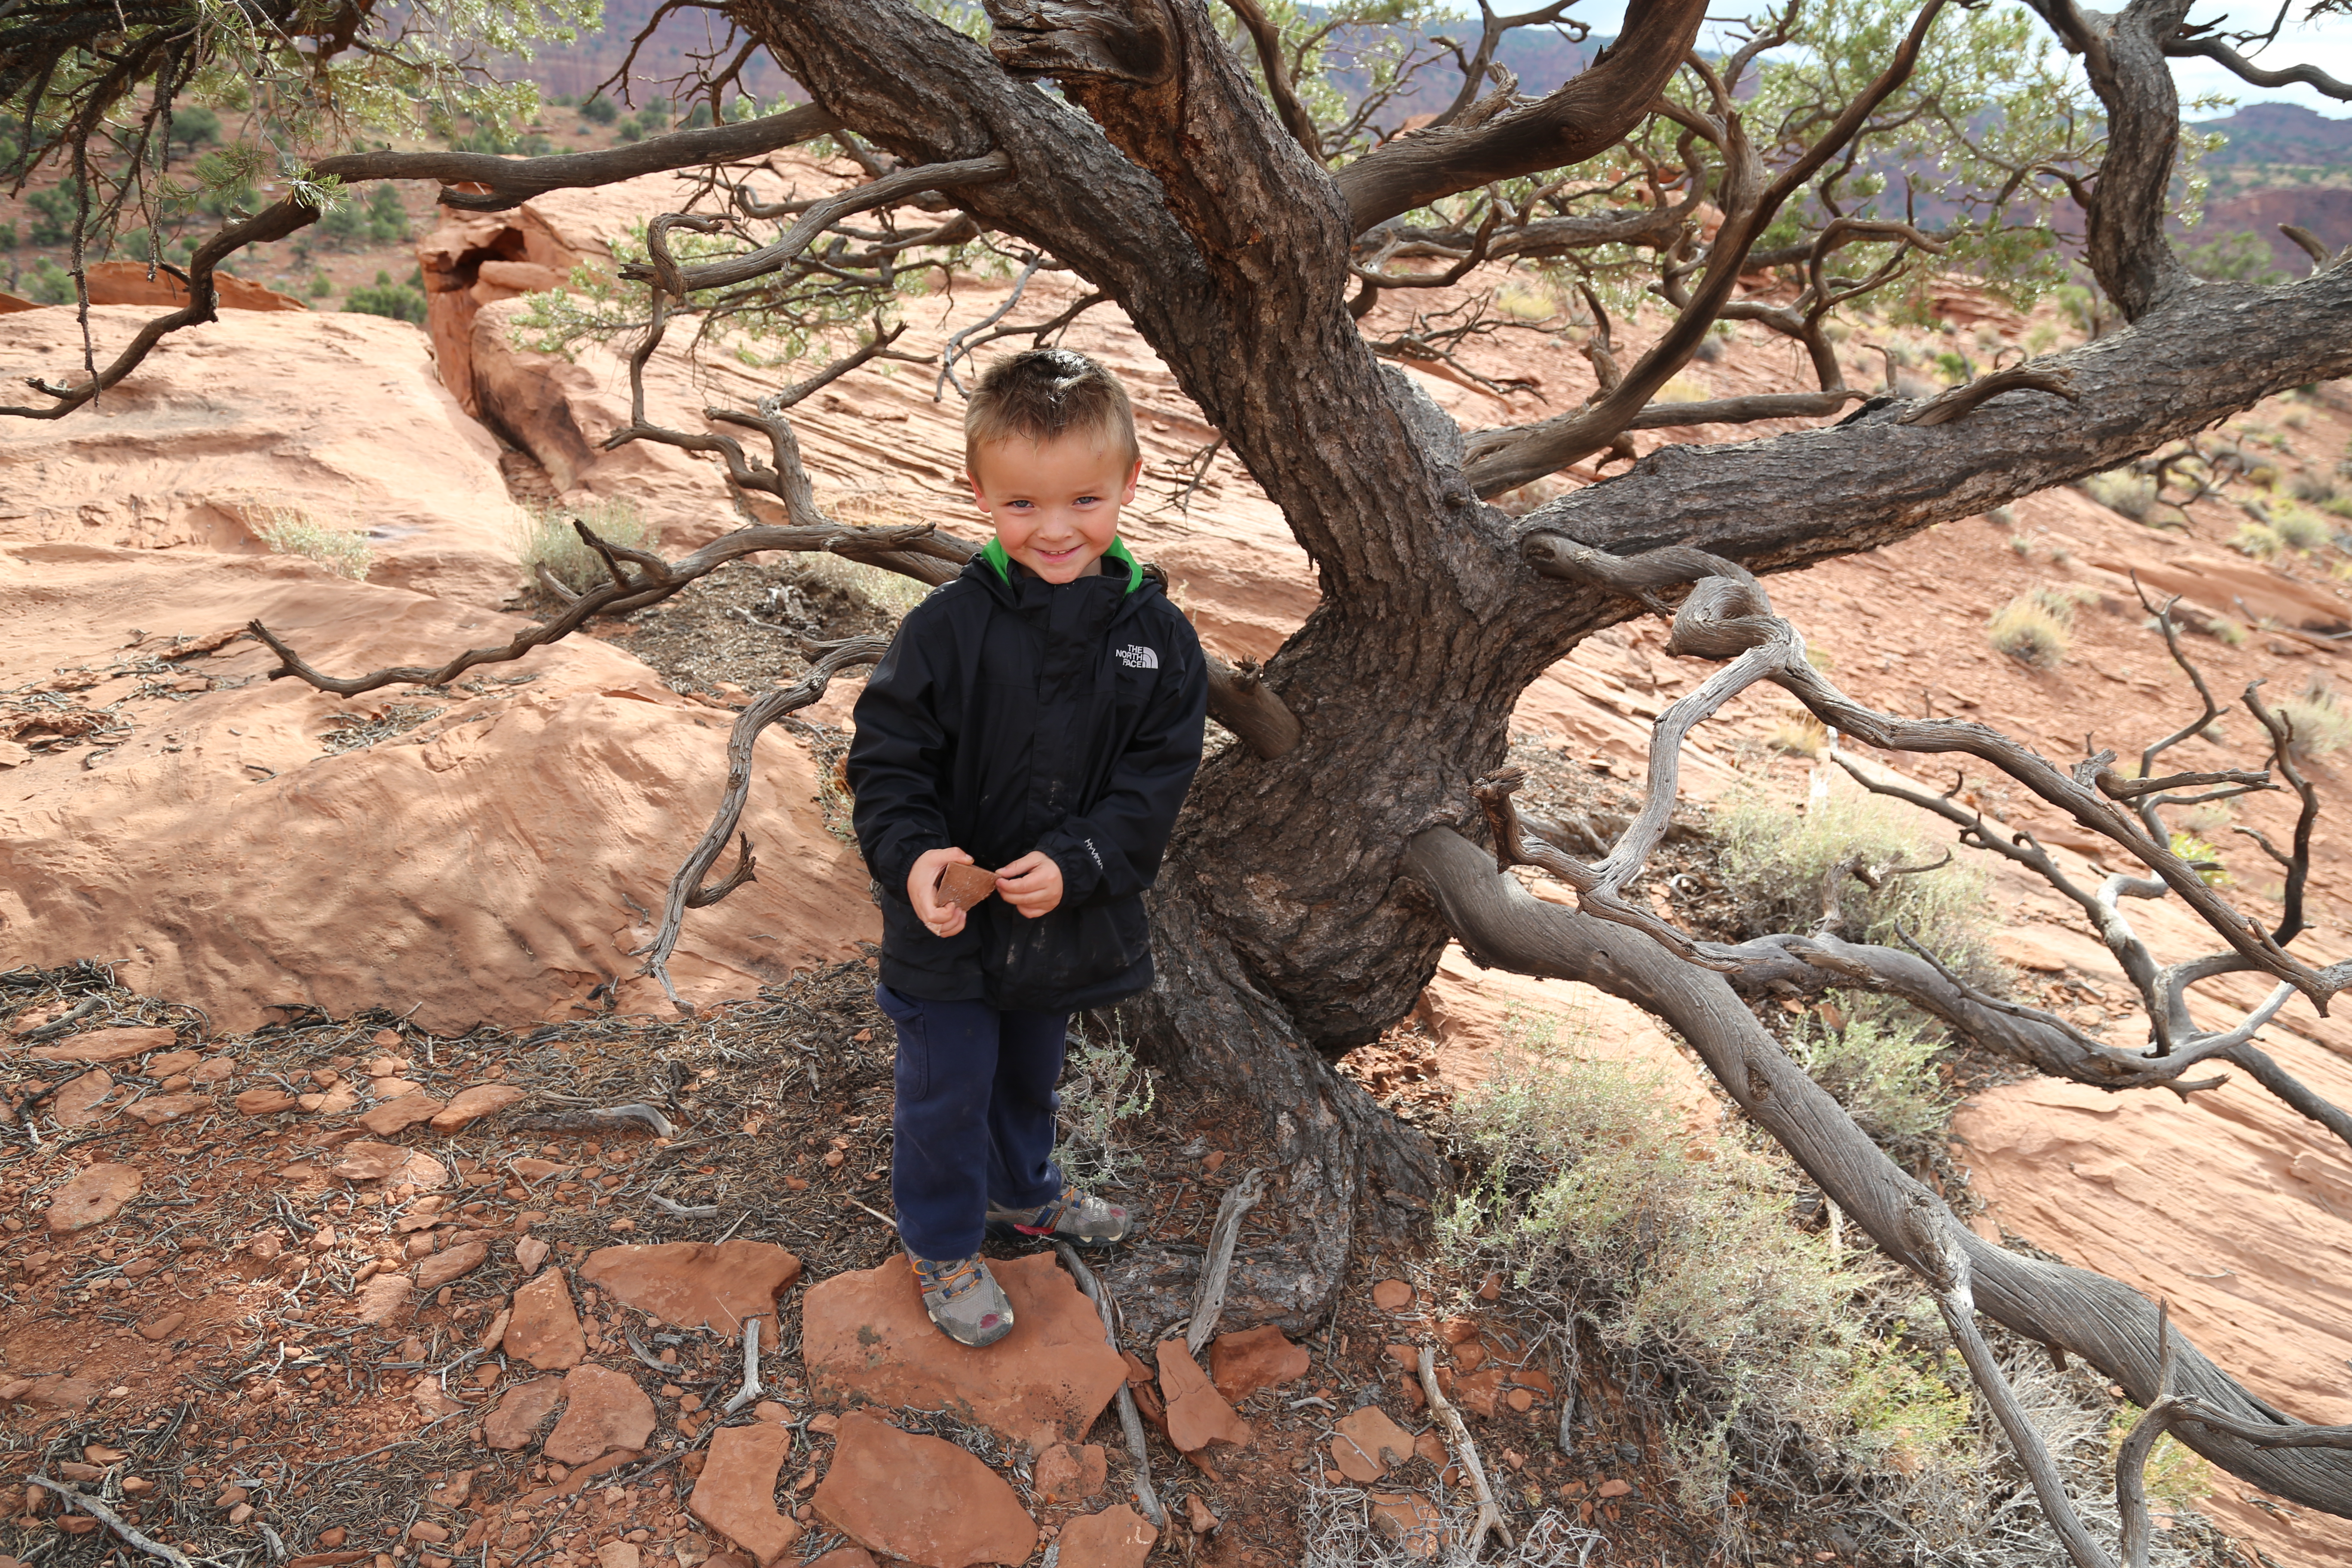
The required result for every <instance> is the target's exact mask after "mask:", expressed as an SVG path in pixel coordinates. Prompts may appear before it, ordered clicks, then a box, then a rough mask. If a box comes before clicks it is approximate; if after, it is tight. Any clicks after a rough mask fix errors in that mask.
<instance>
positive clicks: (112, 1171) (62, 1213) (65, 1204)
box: [48, 1164, 140, 1236]
mask: <svg viewBox="0 0 2352 1568" xmlns="http://www.w3.org/2000/svg"><path fill="white" fill-rule="evenodd" d="M139 1184H140V1175H139V1168H138V1167H137V1166H136V1165H111V1164H106V1165H91V1166H89V1167H88V1168H87V1169H85V1170H84V1171H83V1172H82V1173H80V1174H79V1175H78V1176H76V1177H74V1179H73V1180H71V1181H69V1182H68V1183H67V1184H65V1185H64V1186H62V1187H59V1188H58V1190H57V1193H56V1194H55V1195H54V1196H52V1197H51V1198H50V1199H49V1216H48V1217H49V1230H50V1233H51V1234H52V1235H57V1236H64V1235H68V1234H69V1233H71V1232H73V1231H77V1230H88V1229H89V1227H90V1226H94V1225H103V1224H105V1223H106V1222H107V1221H108V1220H110V1219H112V1218H113V1217H114V1216H115V1215H116V1214H117V1213H118V1212H119V1211H120V1210H121V1207H122V1205H124V1204H127V1203H129V1202H130V1201H131V1199H132V1198H135V1197H137V1196H138V1195H139Z"/></svg>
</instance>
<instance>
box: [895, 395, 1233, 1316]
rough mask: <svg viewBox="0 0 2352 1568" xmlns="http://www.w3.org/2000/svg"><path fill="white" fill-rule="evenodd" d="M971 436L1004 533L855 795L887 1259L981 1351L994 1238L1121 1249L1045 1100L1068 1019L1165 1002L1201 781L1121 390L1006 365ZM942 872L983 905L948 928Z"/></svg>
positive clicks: (902, 665) (1180, 651)
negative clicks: (1148, 548)
mask: <svg viewBox="0 0 2352 1568" xmlns="http://www.w3.org/2000/svg"><path fill="white" fill-rule="evenodd" d="M964 443H965V452H964V455H965V464H966V468H967V469H968V470H969V478H970V480H971V493H972V499H973V500H975V501H976V502H978V503H979V506H980V510H982V511H983V512H985V513H986V514H987V515H988V519H989V521H990V522H991V523H992V525H993V526H994V528H995V530H996V537H995V538H994V539H993V540H992V541H991V542H989V543H988V545H987V546H986V547H985V548H984V549H982V552H981V553H980V554H979V555H977V556H974V557H973V558H972V560H971V563H970V564H969V565H967V566H966V567H965V568H964V570H963V574H962V575H961V576H960V577H958V578H957V579H956V580H955V581H953V582H951V583H949V584H944V585H942V586H941V587H940V588H939V589H938V590H936V591H935V592H934V593H933V594H932V595H930V597H929V598H928V599H926V600H924V601H923V602H922V603H921V604H920V605H917V606H916V607H915V608H914V609H913V610H912V611H911V612H909V613H908V616H907V618H906V621H905V622H904V624H902V625H901V626H899V628H898V637H896V638H895V639H893V641H892V642H891V645H890V651H889V652H888V653H887V654H886V655H885V656H884V657H883V659H882V662H881V663H880V664H878V665H877V666H876V667H875V669H874V674H873V677H872V678H871V679H869V680H868V681H867V682H866V692H865V695H864V696H862V697H860V698H859V699H858V701H857V737H856V740H855V741H854V742H851V745H850V748H849V782H850V786H851V788H852V789H853V790H854V791H855V792H856V801H857V805H856V816H855V821H856V827H857V842H858V845H859V847H861V848H862V849H863V850H864V851H865V853H866V865H867V867H868V868H871V870H872V871H873V874H874V877H875V880H876V884H877V890H878V892H879V896H880V900H881V904H882V925H883V936H882V973H881V984H880V985H879V986H878V987H877V989H876V996H877V1000H878V1001H879V1002H880V1003H881V1005H882V1010H883V1011H884V1012H885V1013H887V1014H888V1015H889V1016H890V1019H891V1021H892V1022H893V1023H895V1024H896V1025H897V1026H898V1066H897V1075H896V1077H897V1089H898V1109H897V1111H896V1114H895V1115H894V1117H893V1120H892V1131H893V1135H894V1137H895V1140H896V1143H897V1150H896V1153H895V1155H894V1157H893V1158H892V1161H891V1168H890V1193H891V1197H892V1200H893V1201H894V1203H895V1204H896V1205H897V1207H898V1235H899V1239H900V1240H901V1241H902V1242H903V1243H904V1244H905V1246H906V1248H907V1253H908V1258H910V1259H911V1261H912V1262H913V1264H914V1269H915V1278H916V1280H917V1282H918V1283H919V1286H920V1288H921V1289H922V1294H923V1306H924V1309H925V1310H926V1311H928V1312H929V1314H930V1319H931V1321H932V1322H933V1323H935V1324H937V1325H938V1326H939V1328H940V1331H942V1332H944V1333H946V1334H947V1336H948V1337H949V1338H950V1339H952V1340H954V1341H956V1342H958V1343H961V1344H967V1345H985V1344H990V1343H992V1342H995V1341H997V1340H999V1339H1002V1338H1003V1336H1004V1335H1005V1334H1006V1333H1008V1332H1010V1331H1012V1328H1013V1308H1012V1304H1011V1303H1010V1302H1009V1301H1007V1300H1005V1296H1004V1292H1003V1289H1000V1288H999V1287H998V1285H997V1283H996V1280H995V1279H994V1278H993V1277H992V1276H991V1275H990V1273H989V1271H988V1264H987V1261H986V1260H985V1259H983V1258H982V1257H981V1256H980V1243H981V1237H982V1234H983V1231H989V1232H993V1233H995V1234H998V1235H1000V1236H1009V1235H1013V1234H1024V1235H1029V1236H1051V1237H1060V1238H1061V1239H1063V1240H1066V1241H1074V1242H1080V1243H1089V1244H1095V1245H1108V1244H1109V1243H1112V1242H1115V1241H1118V1240H1119V1239H1121V1238H1122V1237H1125V1236H1126V1235H1127V1234H1128V1232H1129V1229H1130V1228H1132V1226H1131V1222H1130V1221H1129V1216H1128V1213H1127V1211H1126V1210H1125V1209H1123V1208H1120V1207H1118V1205H1113V1204H1108V1203H1105V1202H1104V1201H1103V1200H1102V1199H1100V1198H1098V1197H1096V1196H1093V1195H1092V1194H1087V1193H1083V1192H1080V1191H1078V1190H1076V1188H1073V1187H1066V1186H1064V1185H1063V1183H1062V1173H1061V1171H1060V1169H1059V1168H1058V1167H1057V1166H1056V1165H1055V1163H1054V1159H1053V1151H1054V1113H1055V1110H1056V1109H1057V1107H1058V1105H1059V1103H1060V1102H1059V1100H1057V1099H1056V1097H1055V1093H1054V1085H1055V1082H1056V1081H1057V1080H1058V1079H1060V1077H1061V1071H1062V1043H1063V1037H1064V1036H1065V1034H1066V1031H1067V1029H1068V1027H1069V1016H1070V1014H1071V1013H1073V1012H1076V1011H1078V1010H1081V1009H1085V1008H1090V1007H1103V1006H1108V1005H1110V1004H1112V1003H1114V1002H1118V1001H1120V1000H1122V999H1123V998H1125V997H1129V996H1132V995H1134V994H1137V993H1139V992H1140V991H1144V990H1147V989H1149V988H1150V984H1151V942H1150V931H1149V930H1148V927H1147V924H1146V921H1145V918H1144V911H1143V898H1142V895H1143V890H1144V889H1146V888H1149V887H1150V886H1151V882H1152V879H1153V878H1154V877H1155V876H1157V875H1158V873H1159V869H1160V854H1161V852H1162V851H1163V850H1164V849H1165V848H1166V847H1167V845H1168V836H1169V833H1170V831H1171V828H1172V827H1173V826H1174V825H1175V821H1176V812H1177V809H1178V807H1180V806H1181V805H1183V802H1184V792H1185V790H1186V789H1187V788H1188V787H1190V785H1191V784H1192V773H1193V771H1194V770H1195V769H1196V768H1198V767H1199V766H1200V762H1201V738H1202V716H1203V714H1204V712H1205V711H1206V708H1207V702H1208V676H1207V670H1206V667H1205V666H1204V665H1203V663H1202V657H1201V647H1200V644H1199V642H1198V641H1197V640H1196V639H1195V637H1193V635H1192V626H1191V625H1190V624H1189V623H1188V622H1187V621H1186V620H1185V619H1184V617H1183V616H1182V615H1181V613H1180V612H1179V611H1178V610H1177V609H1176V607H1175V606H1174V605H1171V604H1170V603H1169V602H1168V598H1167V595H1165V594H1164V593H1163V592H1162V591H1161V588H1160V584H1159V583H1158V582H1157V581H1156V580H1154V579H1153V578H1152V577H1150V576H1148V575H1146V574H1145V573H1144V572H1143V571H1142V569H1141V568H1140V567H1139V565H1138V564H1137V563H1136V560H1135V558H1134V557H1133V556H1132V555H1129V553H1128V552H1127V547H1126V546H1125V545H1123V544H1121V543H1120V542H1118V513H1119V508H1121V507H1122V506H1124V505H1126V504H1127V503H1128V502H1129V501H1130V500H1134V499H1135V485H1136V480H1137V478H1138V477H1139V474H1140V473H1141V471H1142V467H1143V465H1142V462H1141V460H1140V458H1139V456H1138V453H1137V449H1136V443H1135V417H1134V414H1133V412H1132V410H1131V409H1130V408H1129V405H1128V400H1127V393H1126V391H1125V390H1124V389H1123V388H1122V387H1121V386H1120V385H1119V384H1118V380H1117V379H1116V378H1115V377H1113V376H1112V375H1111V374H1110V373H1109V372H1108V371H1107V370H1105V369H1104V368H1103V367H1102V366H1101V365H1099V364H1097V363H1095V362H1094V361H1092V360H1090V359H1087V357H1086V356H1085V355H1083V354H1077V353H1070V352H1069V351H1067V350H1065V349H1045V350H1040V351H1037V352H1034V353H1024V354H1016V355H1014V356H1013V358H1011V359H1008V360H1004V361H1001V362H999V363H997V364H995V365H994V366H992V368H991V369H990V370H989V372H988V374H986V375H985V376H983V377H982V380H981V383H980V386H979V388H978V390H977V391H975V392H974V393H973V395H972V397H971V402H970V404H969V405H967V407H966V409H965V413H964ZM950 866H977V867H980V868H983V869H986V868H993V870H994V872H995V881H994V884H993V886H992V888H991V887H989V886H988V885H987V884H986V883H985V882H984V881H983V882H982V889H983V890H982V892H981V893H980V894H979V895H978V896H977V898H973V899H972V907H971V908H969V909H966V908H961V907H959V906H958V905H957V904H955V903H953V902H950V901H949V900H946V899H945V898H944V897H943V896H942V894H941V891H940V885H939V884H940V875H941V873H942V872H943V871H945V870H946V868H949V867H950ZM990 893H993V894H994V896H993V897H991V896H989V895H990ZM967 897H968V898H971V895H967Z"/></svg>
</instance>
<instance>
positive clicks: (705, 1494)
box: [686, 1421, 801, 1568]
mask: <svg viewBox="0 0 2352 1568" xmlns="http://www.w3.org/2000/svg"><path fill="white" fill-rule="evenodd" d="M792 1451H793V1434H792V1429H791V1428H790V1427H788V1426H772V1425H770V1424H769V1423H767V1422H765V1421H761V1422H757V1423H754V1424H753V1425H751V1426H728V1427H723V1428H721V1429H720V1430H719V1431H717V1432H714V1433H712V1434H711V1437H710V1449H709V1458H707V1459H705V1460H704V1461H703V1466H702V1474H701V1475H700V1476H698V1477H697V1478H696V1479H695V1482H694V1493H693V1495H692V1496H691V1497H689V1498H688V1499H687V1500H686V1508H687V1511H688V1513H691V1514H692V1515H694V1517H695V1518H697V1519H698V1520H700V1521H702V1522H703V1523H705V1524H707V1525H709V1527H710V1528H711V1529H713V1530H715V1531H718V1532H719V1534H721V1535H723V1536H725V1537H726V1538H727V1539H728V1540H730V1541H731V1542H734V1543H735V1544H736V1545H738V1546H740V1547H741V1548H742V1549H743V1550H744V1551H746V1552H750V1553H751V1555H752V1556H753V1557H754V1558H756V1559H757V1560H758V1561H759V1563H760V1568H769V1564H771V1563H774V1562H775V1561H776V1559H778V1558H779V1557H782V1555H783V1554H784V1553H785V1552H787V1551H789V1550H790V1549H791V1548H792V1545H793V1542H796V1541H798V1540H799V1539H800V1538H801V1527H800V1526H799V1525H797V1524H794V1523H793V1521H791V1520H789V1519H786V1518H785V1517H784V1516H783V1515H782V1514H781V1513H778V1512H777V1511H776V1475H777V1472H778V1471H780V1470H782V1468H783V1467H784V1460H785V1459H786V1458H788V1457H790V1455H791V1454H792Z"/></svg>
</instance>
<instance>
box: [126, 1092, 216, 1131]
mask: <svg viewBox="0 0 2352 1568" xmlns="http://www.w3.org/2000/svg"><path fill="white" fill-rule="evenodd" d="M212 1103H213V1102H212V1101H211V1100H209V1099H207V1098H206V1097H205V1096H204V1095H201V1094H151V1095H149V1096H148V1097H147V1098H146V1099H144V1100H134V1101H133V1102H132V1103H131V1104H129V1105H126V1106H124V1107H123V1108H122V1110H123V1114H124V1115H126V1116H131V1117H134V1118H136V1119H137V1120H139V1121H144V1122H145V1123H146V1124H147V1125H148V1126H150V1127H161V1126H162V1125H163V1123H164V1122H166V1121H178V1120H179V1119H180V1118H181V1117H183V1116H186V1115H189V1114H191V1113H193V1112H194V1111H198V1110H211V1109H212Z"/></svg>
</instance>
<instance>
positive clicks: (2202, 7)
mask: <svg viewBox="0 0 2352 1568" xmlns="http://www.w3.org/2000/svg"><path fill="white" fill-rule="evenodd" d="M2112 3H2113V8H2116V9H2120V8H2121V6H2120V4H2119V0H2112ZM2092 4H2093V5H2095V6H2096V0H2092ZM1508 8H1513V7H1512V5H1510V0H1504V4H1502V5H1498V6H1497V9H1508ZM1763 8H1764V7H1763V5H1762V4H1761V3H1760V0H1759V4H1758V5H1756V6H1755V7H1754V10H1755V11H1756V12H1758V13H1760V12H1761V11H1762V10H1763ZM2096 8H2100V9H2105V8H2108V7H2106V6H2096ZM2294 10H2295V13H2296V14H2297V15H2298V16H2299V15H2300V14H2301V13H2302V12H2303V10H2304V5H2303V0H2295V5H2294ZM1715 14H1716V15H1717V16H1743V15H1748V14H1749V13H1748V10H1747V9H1746V8H1744V7H1742V6H1741V5H1739V4H1738V0H1716V5H1715ZM2277 14H2278V5H2277V0H2271V4H2270V5H2214V4H2212V3H2211V0H2201V3H2200V4H2199V5H2196V6H2195V7H2193V8H2192V9H2191V10H2190V12H2189V20H2190V21H2191V22H2206V21H2211V20H2214V19H2215V18H2217V17H2218V18H2220V19H2221V24H2222V28H2223V30H2224V31H2228V32H2261V31H2263V30H2264V29H2266V28H2267V27H2269V26H2270V25H2271V18H2272V17H2273V16H2276V15H2277ZM1570 15H1571V16H1580V17H1582V18H1583V19H1584V20H1585V21H1586V22H1587V23H1588V24H1590V25H1591V28H1592V30H1593V31H1594V32H1595V33H1598V34H1601V36H1603V37H1608V36H1610V35H1612V34H1614V33H1615V32H1616V31H1617V30H1618V28H1619V27H1620V26H1622V22H1623V19H1624V16H1625V0H1583V4H1581V5H1578V6H1577V7H1576V9H1575V10H1574V11H1573V12H1571V13H1570ZM2254 63H2255V64H2257V65H2260V66H2264V67H2267V68H2270V69H2273V70H2276V69H2280V68H2284V67H2286V66H2290V65H2300V64H2305V63H2308V64H2311V65H2315V66H2317V67H2318V68H2320V69H2322V70H2324V71H2326V72H2327V73H2328V74H2329V75H2330V76H2333V77H2335V78H2336V79H2337V80H2339V81H2352V19H2347V18H2345V17H2341V16H2329V17H2325V18H2323V19H2322V20H2321V21H2320V22H2318V23H2317V24H2316V25H2315V26H2304V25H2303V24H2301V23H2299V22H2295V21H2292V20H2291V21H2289V22H2288V23H2287V25H2286V26H2285V27H2284V28H2283V29H2282V30H2281V31H2280V33H2279V37H2278V40H2277V41H2276V42H2275V43H2273V44H2272V45H2271V46H2270V47H2269V48H2268V49H2267V50H2266V51H2264V52H2263V54H2261V55H2259V56H2256V57H2255V58H2254ZM2172 69H2173V75H2174V77H2175V78H2176V79H2178V80H2179V83H2180V95H2181V96H2182V97H2183V98H2193V97H2195V96H2197V95H2199V94H2201V93H2209V92H2211V93H2226V94H2228V95H2230V96H2231V97H2232V98H2235V99H2236V100H2238V101H2239V102H2240V103H2254V102H2258V101H2261V100H2265V99H2275V100H2279V101H2282V102H2286V103H2300V104H2302V105H2304V106H2305V107H2306V108H2308V109H2311V110H2315V112H2317V113H2320V114H2324V115H2326V116H2327V117H2328V118H2329V119H2331V120H2335V119H2342V118H2344V117H2346V116H2347V115H2352V104H2347V103H2339V102H2338V101H2336V100H2335V99H2332V98H2325V97H2322V96H2321V95H2320V94H2318V93H2315V92H2313V91H2311V90H2310V89H2308V88H2294V87H2291V88H2259V87H2253V86H2250V85H2249V84H2247V83H2246V82H2244V81H2242V80H2240V79H2238V78H2237V77H2235V76H2232V75H2231V74H2230V73H2229V72H2228V71H2226V70H2223V69H2222V68H2221V67H2220V66H2218V65H2215V64H2214V63H2213V62H2212V61H2210V60H2203V59H2187V60H2175V61H2174V62H2173V67H2172Z"/></svg>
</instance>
